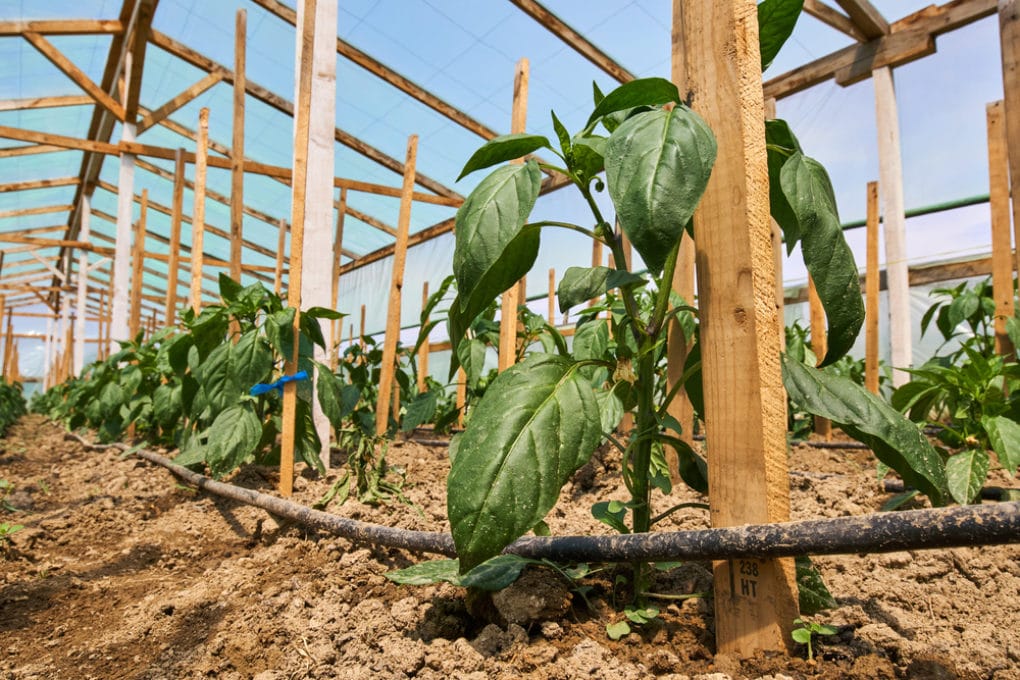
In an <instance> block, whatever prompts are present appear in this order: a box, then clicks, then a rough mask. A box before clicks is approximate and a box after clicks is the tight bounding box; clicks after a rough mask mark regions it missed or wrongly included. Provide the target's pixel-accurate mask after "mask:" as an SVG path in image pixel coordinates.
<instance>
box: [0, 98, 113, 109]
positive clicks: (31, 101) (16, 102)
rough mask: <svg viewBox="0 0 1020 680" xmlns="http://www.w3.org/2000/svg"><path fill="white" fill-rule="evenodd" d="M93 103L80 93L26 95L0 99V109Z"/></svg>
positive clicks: (89, 104)
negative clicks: (23, 97) (20, 97)
mask: <svg viewBox="0 0 1020 680" xmlns="http://www.w3.org/2000/svg"><path fill="white" fill-rule="evenodd" d="M94 103H95V102H94V101H93V100H92V97H89V96H87V95H81V94H72V95H63V96H58V97H28V98H25V99H5V100H3V101H0V111H27V110H31V109H51V108H57V107H60V106H92V104H94Z"/></svg>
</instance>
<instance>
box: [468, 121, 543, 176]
mask: <svg viewBox="0 0 1020 680" xmlns="http://www.w3.org/2000/svg"><path fill="white" fill-rule="evenodd" d="M543 147H545V148H547V149H551V148H552V147H551V146H550V145H549V140H548V138H546V137H544V136H542V135H530V134H528V133H526V132H515V133H513V134H510V135H500V136H499V137H493V138H492V139H490V140H489V141H488V142H486V143H485V145H484V146H482V148H480V149H478V151H475V152H474V154H472V156H471V158H469V159H468V162H467V163H466V164H465V165H464V169H463V170H461V171H460V176H459V177H457V181H458V182H459V181H460V180H462V179H463V178H464V177H465V176H467V175H470V174H471V173H472V172H474V171H475V170H481V169H482V168H488V167H491V166H493V165H496V164H497V163H503V162H504V161H512V160H514V159H515V158H521V157H523V156H527V155H528V154H529V153H533V152H535V151H538V150H539V149H541V148H543Z"/></svg>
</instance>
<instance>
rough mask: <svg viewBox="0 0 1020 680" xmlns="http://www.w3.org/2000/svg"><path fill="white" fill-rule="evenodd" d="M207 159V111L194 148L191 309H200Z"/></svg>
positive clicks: (201, 118) (201, 116) (200, 118)
mask: <svg viewBox="0 0 1020 680" xmlns="http://www.w3.org/2000/svg"><path fill="white" fill-rule="evenodd" d="M208 157H209V109H207V108H203V109H202V110H201V111H199V113H198V143H197V146H196V147H195V205H194V207H193V208H192V212H191V309H192V310H193V311H194V312H195V314H198V313H199V312H200V311H201V309H202V256H203V254H202V249H203V248H204V247H205V246H204V241H205V173H206V164H207V161H208Z"/></svg>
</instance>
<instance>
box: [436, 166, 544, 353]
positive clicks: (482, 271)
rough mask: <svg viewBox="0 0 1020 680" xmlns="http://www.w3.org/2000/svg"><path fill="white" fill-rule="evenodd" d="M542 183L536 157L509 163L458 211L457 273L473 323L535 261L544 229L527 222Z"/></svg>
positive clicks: (465, 311)
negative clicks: (531, 226) (533, 159)
mask: <svg viewBox="0 0 1020 680" xmlns="http://www.w3.org/2000/svg"><path fill="white" fill-rule="evenodd" d="M541 185H542V172H541V170H539V168H538V164H537V163H535V162H534V161H528V162H527V163H524V164H523V165H508V166H505V167H502V168H499V169H497V170H495V171H494V172H493V173H492V174H491V175H489V176H488V177H486V178H485V179H484V180H482V182H481V183H480V184H479V185H478V186H477V187H475V190H474V191H472V192H471V194H470V195H469V196H468V197H467V199H466V200H465V201H464V205H462V206H461V207H460V209H459V210H458V211H457V218H456V247H455V249H454V253H453V272H454V274H455V275H456V277H457V289H458V290H459V291H460V295H459V296H458V300H459V304H460V310H459V311H460V313H461V314H462V315H463V318H464V319H465V320H466V322H467V323H468V324H470V322H471V321H472V320H474V317H476V316H478V314H479V313H481V312H482V310H484V309H485V308H486V307H487V306H488V304H489V303H490V302H492V301H493V300H495V299H496V296H498V295H499V294H500V293H502V292H503V291H505V290H506V289H507V288H509V287H510V286H511V285H512V284H514V283H516V282H517V280H518V279H520V278H521V277H522V276H524V275H525V274H527V273H528V270H529V269H531V265H532V264H534V262H535V258H536V257H537V256H538V245H539V232H538V230H537V229H536V230H527V231H522V227H523V226H524V224H525V222H527V219H528V215H529V214H530V213H531V210H532V208H534V207H535V201H536V200H537V199H538V192H539V189H540V188H541ZM465 328H466V326H465ZM459 340H460V338H459V337H458V338H457V339H456V341H459ZM456 341H455V342H456Z"/></svg>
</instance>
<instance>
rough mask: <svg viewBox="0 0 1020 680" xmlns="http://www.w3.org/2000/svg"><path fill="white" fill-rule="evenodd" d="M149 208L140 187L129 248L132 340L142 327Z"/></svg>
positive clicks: (129, 325)
mask: <svg viewBox="0 0 1020 680" xmlns="http://www.w3.org/2000/svg"><path fill="white" fill-rule="evenodd" d="M148 210H149V190H148V189H142V205H141V213H140V214H139V215H138V221H137V222H135V240H134V245H133V247H132V250H131V267H132V269H131V316H130V319H129V323H128V336H129V338H130V339H131V340H134V339H135V337H136V336H137V335H138V332H139V331H140V330H141V327H142V276H143V272H142V269H143V267H144V266H145V221H146V214H147V213H148Z"/></svg>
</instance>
